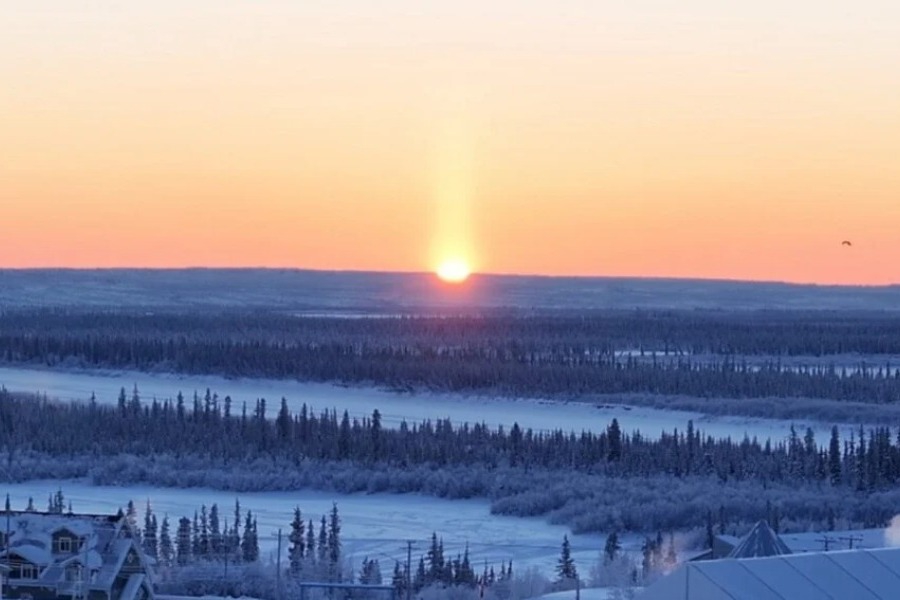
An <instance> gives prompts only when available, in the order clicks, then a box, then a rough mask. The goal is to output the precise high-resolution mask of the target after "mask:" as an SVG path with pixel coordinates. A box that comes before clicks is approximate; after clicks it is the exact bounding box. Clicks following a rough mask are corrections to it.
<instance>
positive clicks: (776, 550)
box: [688, 521, 792, 562]
mask: <svg viewBox="0 0 900 600" xmlns="http://www.w3.org/2000/svg"><path fill="white" fill-rule="evenodd" d="M791 553H792V550H791V549H790V548H789V547H788V545H787V544H785V543H784V541H783V540H782V539H781V538H780V537H779V536H778V534H777V533H775V531H774V530H773V529H772V528H771V527H770V526H769V524H768V523H767V522H766V521H759V522H758V523H757V524H756V525H754V526H753V529H751V530H750V532H749V533H748V534H747V535H745V536H744V537H743V538H736V537H733V536H730V535H717V536H716V537H715V538H713V547H712V548H710V549H708V550H704V551H703V552H701V553H699V554H696V555H694V556H692V557H690V558H689V559H688V560H689V561H692V562H693V561H702V560H715V559H719V558H761V557H763V556H779V555H782V554H791Z"/></svg>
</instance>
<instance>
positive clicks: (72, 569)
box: [66, 565, 81, 581]
mask: <svg viewBox="0 0 900 600" xmlns="http://www.w3.org/2000/svg"><path fill="white" fill-rule="evenodd" d="M66 581H81V565H69V566H68V567H66Z"/></svg>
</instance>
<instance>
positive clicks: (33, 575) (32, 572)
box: [19, 564, 37, 579]
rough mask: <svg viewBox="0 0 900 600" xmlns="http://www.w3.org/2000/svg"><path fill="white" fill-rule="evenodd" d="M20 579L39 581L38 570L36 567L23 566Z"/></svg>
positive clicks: (20, 568) (20, 569)
mask: <svg viewBox="0 0 900 600" xmlns="http://www.w3.org/2000/svg"><path fill="white" fill-rule="evenodd" d="M19 577H21V578H22V579H37V569H35V568H34V565H24V564H23V565H21V566H20V567H19Z"/></svg>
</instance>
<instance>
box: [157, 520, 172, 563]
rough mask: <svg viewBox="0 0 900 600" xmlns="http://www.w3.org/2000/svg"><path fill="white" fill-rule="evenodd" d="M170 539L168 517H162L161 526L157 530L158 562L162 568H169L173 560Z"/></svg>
mask: <svg viewBox="0 0 900 600" xmlns="http://www.w3.org/2000/svg"><path fill="white" fill-rule="evenodd" d="M174 555H175V553H174V550H173V548H172V537H171V534H170V533H169V516H168V515H163V520H162V525H161V526H160V530H159V562H160V564H161V565H162V566H164V567H171V566H172V560H173V558H174Z"/></svg>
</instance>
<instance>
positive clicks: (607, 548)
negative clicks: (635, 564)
mask: <svg viewBox="0 0 900 600" xmlns="http://www.w3.org/2000/svg"><path fill="white" fill-rule="evenodd" d="M621 549H622V545H621V544H620V543H619V534H618V533H617V532H615V531H612V532H610V534H609V535H608V536H606V543H605V544H604V547H603V555H604V556H605V558H606V561H607V562H612V561H614V560H616V557H617V556H618V555H619V551H620V550H621Z"/></svg>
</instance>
